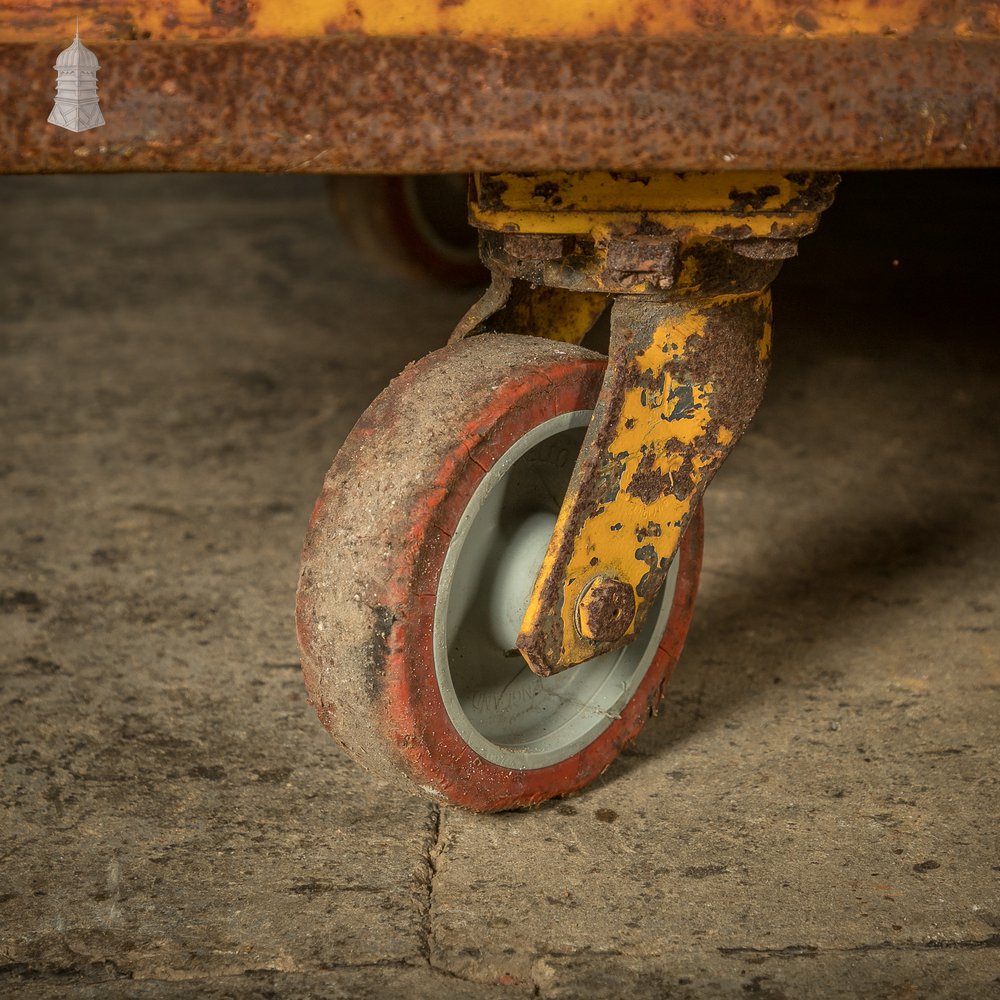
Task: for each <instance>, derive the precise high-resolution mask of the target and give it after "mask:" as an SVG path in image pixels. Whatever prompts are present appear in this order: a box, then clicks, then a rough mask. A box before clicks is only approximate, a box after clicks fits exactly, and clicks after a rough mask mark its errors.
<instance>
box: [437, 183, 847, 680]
mask: <svg viewBox="0 0 1000 1000" xmlns="http://www.w3.org/2000/svg"><path fill="white" fill-rule="evenodd" d="M835 185H836V178H835V177H832V176H830V175H823V174H806V173H797V174H796V173H793V174H784V175H782V174H761V173H754V174H746V173H743V174H741V173H732V174H627V173H626V174H622V173H617V174H611V173H593V172H588V173H579V174H570V173H550V174H532V175H511V174H504V175H480V176H477V177H476V178H475V181H474V184H473V189H472V199H471V205H470V218H471V219H472V221H473V224H474V225H476V226H478V227H479V228H480V231H481V232H480V247H481V253H482V257H483V259H484V261H485V262H486V263H487V265H488V266H489V267H490V269H491V270H492V272H493V275H494V282H493V285H492V286H491V288H490V289H489V291H487V293H486V295H485V296H484V297H483V299H482V300H481V301H480V302H479V303H477V304H476V306H474V307H473V309H472V310H470V313H469V314H468V315H467V317H466V319H465V320H463V322H462V323H461V324H460V325H459V328H458V330H456V334H455V336H456V337H460V336H465V335H467V334H469V333H473V332H488V331H489V330H497V329H504V330H507V331H509V332H510V331H513V332H521V333H529V334H534V335H536V336H555V337H557V338H558V339H561V340H579V339H580V338H581V337H582V336H583V334H584V333H585V332H586V329H587V328H589V324H590V323H592V322H593V320H594V319H596V315H597V314H598V311H599V307H600V308H603V302H604V301H605V300H606V299H607V297H612V298H613V305H612V309H611V340H610V347H609V359H608V370H607V374H606V376H605V381H604V384H603V386H602V389H601V394H600V397H599V399H598V402H597V405H596V408H595V411H594V416H593V419H592V421H591V424H590V427H589V429H588V431H587V435H586V437H585V439H584V442H583V446H582V448H581V451H580V455H579V457H578V459H577V464H576V467H575V469H574V472H573V476H572V479H571V481H570V486H569V490H568V492H567V495H566V497H565V499H564V501H563V505H562V509H561V511H560V514H559V518H558V520H557V523H556V526H555V529H554V532H553V535H552V539H551V541H550V543H549V547H548V550H547V552H546V555H545V558H544V560H543V562H542V567H541V570H540V572H539V575H538V578H537V580H536V583H535V587H534V591H533V593H532V595H531V599H530V602H529V605H528V610H527V613H526V615H525V617H524V621H523V623H522V627H521V633H520V636H519V638H518V648H519V649H520V650H521V653H522V655H523V656H524V658H525V659H526V660H527V662H528V664H529V665H530V667H531V669H532V670H534V671H535V672H536V673H538V674H541V675H549V674H553V673H556V672H558V671H560V670H564V669H566V668H567V667H571V666H573V665H575V664H578V663H582V662H584V661H585V660H588V659H591V658H592V657H594V656H597V655H599V654H601V653H606V652H609V651H610V650H613V649H617V648H620V647H622V646H624V645H626V644H627V643H628V642H630V641H631V640H632V638H634V637H635V635H636V634H637V633H638V631H639V630H640V629H641V627H642V624H643V622H644V621H645V618H646V616H647V614H648V612H649V610H650V608H651V607H652V606H653V603H654V601H655V600H656V598H657V596H658V595H659V592H660V590H661V588H662V585H663V581H664V579H665V578H666V575H667V571H668V569H669V566H670V563H671V560H672V559H673V557H674V554H675V552H676V550H677V547H678V545H679V544H680V539H681V537H682V535H683V532H684V529H685V528H686V527H687V524H688V521H689V520H690V518H691V516H692V514H693V512H694V511H695V509H696V506H697V504H698V503H699V502H700V500H701V496H702V494H703V493H704V490H705V488H706V486H707V485H708V483H709V482H710V481H711V479H712V477H713V476H714V475H715V473H716V471H717V470H718V468H719V467H720V466H721V465H722V463H723V461H724V460H725V458H726V456H727V455H728V454H729V452H730V450H731V449H732V447H733V446H734V445H735V443H736V441H737V440H739V438H740V436H741V435H742V434H743V432H744V431H745V430H746V428H747V426H748V425H749V423H750V420H751V418H752V416H753V414H754V412H755V411H756V409H757V406H758V405H759V403H760V400H761V398H762V395H763V391H764V385H765V382H766V377H767V370H768V364H769V360H770V347H771V300H770V293H769V291H768V288H769V286H770V284H771V282H772V280H773V279H774V277H775V276H776V275H777V273H778V270H779V269H780V267H781V263H782V261H783V260H784V259H785V258H787V257H789V256H792V255H794V253H795V252H796V246H797V240H798V239H799V238H800V237H801V236H804V235H806V234H807V233H809V232H811V231H812V230H813V229H814V228H815V227H816V225H817V224H818V219H819V214H820V212H822V210H823V209H824V208H826V207H827V205H829V204H830V202H831V200H832V197H833V190H834V187H835ZM576 300H582V302H583V303H584V304H583V305H579V304H577V305H575V306H571V304H572V303H574V302H575V301H576ZM561 310H562V311H563V312H564V313H565V318H564V319H562V320H560V319H559V316H560V311H561ZM592 314H593V315H592ZM585 318H586V320H585Z"/></svg>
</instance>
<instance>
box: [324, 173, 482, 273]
mask: <svg viewBox="0 0 1000 1000" xmlns="http://www.w3.org/2000/svg"><path fill="white" fill-rule="evenodd" d="M468 186H469V181H468V178H467V177H466V176H465V174H444V175H440V176H439V175H427V176H423V175H419V176H418V175H407V176H404V177H345V176H340V175H332V176H330V177H328V178H327V190H328V193H329V197H330V205H331V207H332V208H333V212H334V214H335V215H336V216H337V218H338V220H339V221H340V224H341V226H342V227H343V228H344V231H345V232H346V233H347V235H348V237H349V238H350V240H351V242H352V243H353V244H354V246H355V247H356V248H357V250H358V251H359V252H360V253H361V254H362V255H363V256H364V258H365V259H366V260H367V261H368V262H369V263H371V264H373V265H375V266H376V267H381V268H384V269H385V270H387V271H389V272H390V273H396V274H403V275H406V276H408V277H416V278H422V279H424V280H429V281H432V282H434V283H435V284H439V285H444V286H446V287H449V288H474V287H476V286H477V285H485V284H487V282H488V280H489V275H488V273H487V271H486V269H485V268H484V267H483V265H482V264H481V263H480V260H479V235H478V232H477V231H476V230H475V229H473V228H472V226H470V225H469V219H468V206H467V196H468Z"/></svg>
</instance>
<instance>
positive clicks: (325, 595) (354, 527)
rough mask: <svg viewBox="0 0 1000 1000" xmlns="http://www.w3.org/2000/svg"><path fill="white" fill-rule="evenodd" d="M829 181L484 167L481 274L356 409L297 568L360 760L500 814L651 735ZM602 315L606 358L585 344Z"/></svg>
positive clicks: (349, 742)
mask: <svg viewBox="0 0 1000 1000" xmlns="http://www.w3.org/2000/svg"><path fill="white" fill-rule="evenodd" d="M835 184H836V178H834V177H831V176H829V175H817V174H786V175H778V174H736V173H733V174H652V175H650V174H644V175H640V174H634V173H633V174H611V173H583V174H567V173H551V174H535V175H503V174H491V175H478V176H476V177H475V178H474V181H473V187H472V194H471V206H470V218H471V221H472V223H473V224H474V225H475V226H476V227H477V228H478V229H479V230H480V249H481V254H482V257H483V260H484V262H485V263H486V265H487V266H488V267H489V268H490V270H491V272H492V275H493V281H492V284H491V286H490V288H489V289H488V290H487V291H486V293H485V295H484V296H483V298H482V299H481V300H480V302H478V303H477V304H476V305H475V306H473V308H472V309H471V310H470V311H469V313H468V314H467V315H466V317H465V318H464V319H463V320H462V321H461V322H460V323H459V325H458V327H457V329H456V330H455V332H454V334H453V335H452V339H451V342H450V343H449V345H448V346H447V347H444V348H442V349H441V350H439V351H436V352H434V353H433V354H431V355H429V356H428V357H426V358H424V359H423V360H422V361H420V362H417V363H416V364H414V365H411V366H409V367H408V368H407V369H406V370H405V371H404V372H403V373H402V375H400V376H399V377H398V378H397V379H396V380H394V381H393V382H392V384H391V385H390V386H389V387H388V388H387V389H386V390H385V391H384V392H383V393H382V394H381V395H380V396H379V397H378V399H376V400H375V402H374V403H373V404H372V405H371V406H370V407H369V409H368V410H367V411H366V412H365V414H364V415H363V416H362V417H361V419H360V420H359V422H358V424H357V425H356V426H355V428H354V430H353V431H352V432H351V434H350V436H349V437H348V439H347V441H346V443H345V444H344V446H343V447H342V448H341V450H340V452H339V454H338V455H337V457H336V459H335V461H334V463H333V466H332V468H331V469H330V472H329V474H328V475H327V478H326V481H325V483H324V487H323V491H322V493H321V495H320V498H319V500H318V501H317V504H316V508H315V511H314V514H313V518H312V523H311V526H310V529H309V533H308V535H307V538H306V542H305V547H304V551H303V565H302V573H301V578H300V584H299V594H298V607H297V621H298V630H299V641H300V646H301V650H302V662H303V670H304V673H305V679H306V685H307V688H308V690H309V694H310V699H311V701H312V703H313V705H314V706H315V708H316V710H317V712H318V714H319V716H320V719H321V720H322V721H323V723H324V725H325V726H326V727H327V728H328V729H329V731H330V732H331V733H332V735H333V736H334V737H335V738H336V739H337V740H338V741H339V742H340V743H341V745H342V746H343V747H344V748H345V749H346V750H347V751H348V752H349V753H350V754H351V755H352V756H354V757H355V759H357V760H358V761H359V762H360V763H362V764H365V765H366V766H368V767H370V768H372V769H373V770H375V771H377V772H379V773H380V774H382V775H384V776H387V777H392V778H395V777H399V776H402V777H404V778H406V779H409V780H410V781H412V782H415V783H416V784H417V785H418V786H419V787H420V788H422V789H423V790H424V791H425V792H426V793H427V794H429V795H432V796H434V797H435V798H438V799H442V800H444V801H447V802H452V803H456V804H458V805H462V806H465V807H468V808H470V809H475V810H479V811H494V810H500V809H509V808H515V807H519V806H527V805H531V804H533V803H537V802H540V801H543V800H545V799H548V798H551V797H553V796H558V795H565V794H568V793H571V792H574V791H577V790H578V789H580V788H582V787H583V786H585V785H586V784H587V783H588V782H590V781H592V780H593V779H594V778H596V777H597V776H598V775H600V774H601V773H602V772H603V771H604V770H605V769H606V768H607V767H608V766H609V765H610V764H611V762H612V761H613V760H614V759H615V758H616V757H617V755H618V754H619V753H620V752H621V750H622V749H623V747H624V746H625V745H626V744H627V743H628V742H629V741H630V740H632V739H633V738H634V737H635V736H636V735H637V734H638V732H639V730H640V729H641V727H642V725H643V724H644V722H645V721H646V719H647V718H648V717H649V716H650V715H651V714H653V713H654V712H655V711H656V709H657V706H658V704H659V702H660V700H661V698H662V695H663V691H664V688H665V686H666V682H667V680H668V678H669V676H670V673H671V671H672V669H673V667H674V665H675V663H676V662H677V658H678V656H679V655H680V651H681V648H682V646H683V643H684V639H685V636H686V634H687V629H688V625H689V623H690V620H691V614H692V610H693V604H694V598H695V593H696V591H697V585H698V573H699V569H700V565H701V546H702V513H701V505H700V499H701V496H702V494H703V492H704V490H705V488H706V487H707V485H708V483H709V482H710V481H711V479H712V476H713V475H714V474H715V472H716V471H717V470H718V468H719V467H720V466H721V464H722V462H723V461H724V460H725V457H726V456H727V455H728V453H729V451H730V450H731V448H732V447H733V445H734V444H735V442H736V441H737V440H738V439H739V437H740V436H741V435H742V433H743V432H744V430H745V429H746V427H747V426H748V424H749V422H750V419H751V417H752V416H753V414H754V412H755V411H756V408H757V406H758V404H759V402H760V399H761V396H762V394H763V389H764V383H765V379H766V374H767V368H768V362H769V357H770V345H771V318H770V316H771V312H770V296H769V292H768V288H769V285H770V283H771V281H772V280H773V279H774V277H775V275H776V274H777V272H778V270H779V268H780V266H781V261H782V260H783V259H784V258H786V257H789V256H792V255H793V254H794V253H795V250H796V241H797V240H798V238H799V237H801V236H803V235H805V234H807V233H809V232H811V231H812V230H813V229H814V228H815V227H816V225H817V223H818V219H819V214H820V212H821V211H822V210H823V209H824V208H826V207H827V206H828V205H829V204H830V202H831V200H832V196H833V190H834V187H835ZM609 308H610V321H611V337H610V347H609V354H608V357H607V358H604V357H603V356H602V355H599V354H595V353H593V352H591V351H588V350H585V349H583V348H582V347H580V346H579V343H580V341H581V340H582V339H583V337H584V336H585V335H586V334H587V332H588V331H589V330H590V329H591V327H592V326H593V325H594V323H595V322H596V321H597V319H598V318H599V316H600V315H601V314H602V313H603V312H604V311H605V310H606V309H609Z"/></svg>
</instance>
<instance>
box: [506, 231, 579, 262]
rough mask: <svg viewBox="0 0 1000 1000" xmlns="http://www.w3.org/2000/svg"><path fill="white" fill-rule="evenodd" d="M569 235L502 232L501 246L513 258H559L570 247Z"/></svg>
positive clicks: (563, 255)
mask: <svg viewBox="0 0 1000 1000" xmlns="http://www.w3.org/2000/svg"><path fill="white" fill-rule="evenodd" d="M572 244H573V238H572V237H571V236H548V235H546V234H544V233H504V234H503V248H504V251H505V252H506V253H508V254H510V256H511V257H513V258H514V259H515V260H559V259H560V258H561V257H565V256H566V254H568V253H569V252H570V250H571V249H572Z"/></svg>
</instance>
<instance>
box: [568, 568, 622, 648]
mask: <svg viewBox="0 0 1000 1000" xmlns="http://www.w3.org/2000/svg"><path fill="white" fill-rule="evenodd" d="M634 620H635V591H633V589H632V587H631V586H629V584H627V583H625V582H624V581H622V580H616V579H615V578H614V577H611V576H598V577H595V578H594V579H593V580H591V581H590V583H588V584H587V586H586V588H585V589H584V591H583V593H582V594H581V595H580V600H579V601H578V602H577V605H576V629H577V631H578V632H579V633H580V635H582V636H583V638H584V639H590V640H591V641H592V642H614V641H615V640H616V639H620V638H621V637H622V636H623V635H624V634H625V633H626V632H627V631H628V630H629V628H630V627H631V625H632V622H633V621H634Z"/></svg>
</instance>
